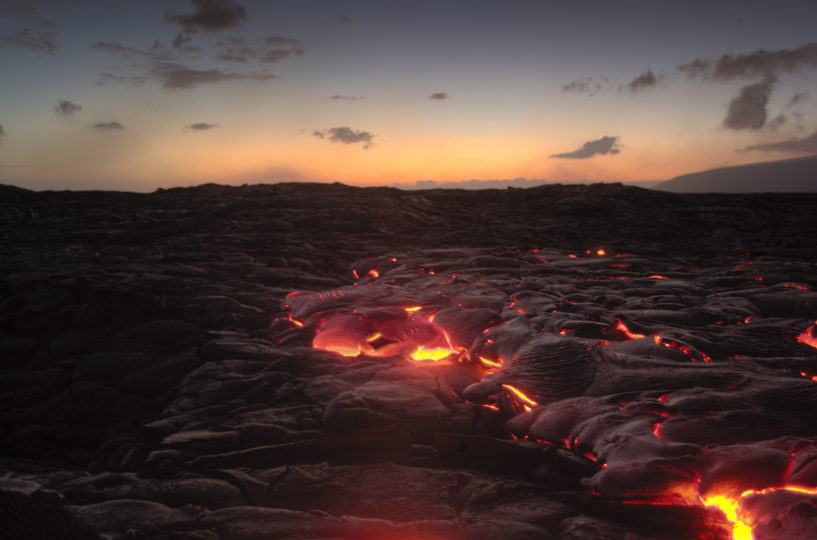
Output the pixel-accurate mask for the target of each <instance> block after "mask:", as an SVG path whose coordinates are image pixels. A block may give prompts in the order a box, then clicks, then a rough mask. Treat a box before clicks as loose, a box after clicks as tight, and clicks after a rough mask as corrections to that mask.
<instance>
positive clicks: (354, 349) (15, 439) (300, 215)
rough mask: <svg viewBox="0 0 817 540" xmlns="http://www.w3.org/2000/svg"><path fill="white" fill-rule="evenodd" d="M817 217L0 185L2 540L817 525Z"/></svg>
mask: <svg viewBox="0 0 817 540" xmlns="http://www.w3.org/2000/svg"><path fill="white" fill-rule="evenodd" d="M815 208H817V195H815V194H748V195H746V194H744V195H715V194H708V195H703V194H702V195H678V194H670V193H662V192H657V191H649V190H644V189H640V188H633V187H626V186H622V185H619V184H594V185H573V186H567V185H547V186H542V187H539V188H531V189H524V190H522V189H508V190H483V191H465V190H429V191H411V192H409V191H400V190H396V189H390V188H365V189H364V188H354V187H349V186H343V185H340V184H332V185H329V184H276V185H257V186H243V187H226V186H217V185H204V186H199V187H195V188H176V189H169V190H159V191H156V192H154V193H151V194H135V193H117V192H32V191H27V190H22V189H18V188H14V187H10V186H0V227H1V228H0V230H2V235H0V270H2V272H1V273H0V358H2V360H1V361H0V463H2V467H1V468H0V538H10V539H26V538H66V539H74V538H76V539H86V538H88V539H90V538H109V539H112V540H114V539H125V538H148V539H154V540H159V539H162V540H164V539H182V538H185V539H186V538H191V539H201V540H211V539H213V540H215V539H236V540H245V539H246V540H249V539H262V538H263V539H275V538H280V539H327V540H328V539H350V540H351V539H364V540H386V539H404V540H472V539H473V540H490V539H506V538H507V539H514V540H516V539H528V538H529V539H571V540H580V539H581V540H583V539H587V540H590V539H603V540H619V539H621V540H624V539H628V540H632V539H645V540H647V539H648V540H671V539H711V540H716V539H722V540H747V539H748V540H751V539H754V540H771V539H784V538H785V539H786V540H796V539H808V538H816V537H817V536H815V533H814V531H815V530H817V291H815V288H817V212H815V211H814V209H815Z"/></svg>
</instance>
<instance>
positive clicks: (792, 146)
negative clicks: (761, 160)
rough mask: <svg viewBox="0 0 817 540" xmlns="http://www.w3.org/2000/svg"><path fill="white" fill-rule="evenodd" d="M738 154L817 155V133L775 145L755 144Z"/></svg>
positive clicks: (774, 143) (775, 143)
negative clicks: (796, 153)
mask: <svg viewBox="0 0 817 540" xmlns="http://www.w3.org/2000/svg"><path fill="white" fill-rule="evenodd" d="M737 152H741V153H742V152H802V153H806V154H817V131H815V132H814V133H812V134H811V135H809V136H808V137H803V138H800V139H790V140H788V141H779V142H773V143H763V144H753V145H751V146H747V147H746V148H743V149H742V150H737Z"/></svg>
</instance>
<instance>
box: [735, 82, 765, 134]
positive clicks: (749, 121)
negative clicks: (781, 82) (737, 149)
mask: <svg viewBox="0 0 817 540" xmlns="http://www.w3.org/2000/svg"><path fill="white" fill-rule="evenodd" d="M774 83H775V78H774V77H767V78H766V79H764V80H762V81H760V82H758V83H755V84H750V85H747V86H744V87H743V88H741V89H740V93H739V94H738V95H737V96H735V97H734V98H732V101H730V102H729V108H728V109H727V111H726V117H725V118H724V119H723V125H724V127H727V128H729V129H735V130H738V129H760V128H762V127H763V126H764V124H765V123H766V104H767V103H768V102H769V96H770V95H771V94H772V88H773V87H774Z"/></svg>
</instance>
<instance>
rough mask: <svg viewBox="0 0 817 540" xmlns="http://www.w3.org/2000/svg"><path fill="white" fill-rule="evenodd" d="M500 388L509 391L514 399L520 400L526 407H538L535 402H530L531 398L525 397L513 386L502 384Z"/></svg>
mask: <svg viewBox="0 0 817 540" xmlns="http://www.w3.org/2000/svg"><path fill="white" fill-rule="evenodd" d="M502 388H504V389H506V390H510V391H511V392H512V393H513V394H514V395H515V396H516V397H518V398H519V399H521V400H522V401H523V402H525V403H527V404H528V405H532V406H534V407H535V406H537V405H539V404H538V403H537V402H535V401H534V400H532V399H531V398H529V397H528V396H526V395H525V393H524V392H523V391H522V390H520V389H519V388H517V387H515V386H511V385H510V384H503V385H502Z"/></svg>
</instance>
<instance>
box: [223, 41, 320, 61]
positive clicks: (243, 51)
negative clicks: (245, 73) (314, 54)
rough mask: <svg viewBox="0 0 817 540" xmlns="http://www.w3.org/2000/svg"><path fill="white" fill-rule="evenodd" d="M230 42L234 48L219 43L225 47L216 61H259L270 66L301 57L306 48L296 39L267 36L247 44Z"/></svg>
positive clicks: (245, 42)
mask: <svg viewBox="0 0 817 540" xmlns="http://www.w3.org/2000/svg"><path fill="white" fill-rule="evenodd" d="M230 42H231V43H232V44H233V45H235V46H228V45H227V44H226V43H223V42H221V43H219V45H220V46H222V47H225V48H224V50H223V51H222V52H221V54H220V55H219V56H218V59H219V60H221V61H224V62H249V61H250V60H253V59H256V58H257V59H259V60H260V61H261V62H264V63H265V64H272V63H273V62H278V61H280V60H285V59H287V58H289V57H290V56H301V55H303V54H305V53H306V51H307V47H306V45H305V44H304V43H302V42H300V41H298V40H297V39H293V38H287V37H281V36H268V37H266V38H264V39H263V40H261V41H255V42H252V41H251V42H249V43H247V40H245V39H235V38H232V39H231V40H230Z"/></svg>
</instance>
